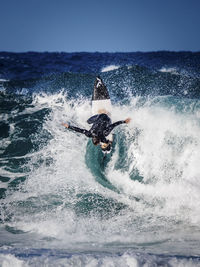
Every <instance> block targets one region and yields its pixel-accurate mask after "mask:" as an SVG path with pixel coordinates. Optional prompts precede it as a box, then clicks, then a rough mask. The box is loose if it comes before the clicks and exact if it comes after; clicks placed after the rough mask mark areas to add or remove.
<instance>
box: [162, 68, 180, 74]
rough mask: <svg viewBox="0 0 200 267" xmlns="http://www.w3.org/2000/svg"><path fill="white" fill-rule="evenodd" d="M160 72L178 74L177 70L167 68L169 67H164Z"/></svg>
mask: <svg viewBox="0 0 200 267" xmlns="http://www.w3.org/2000/svg"><path fill="white" fill-rule="evenodd" d="M159 71H160V72H169V73H172V74H178V71H177V69H176V68H174V67H173V68H169V67H168V68H167V67H162V68H161V69H160V70H159Z"/></svg>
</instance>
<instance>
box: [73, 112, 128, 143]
mask: <svg viewBox="0 0 200 267" xmlns="http://www.w3.org/2000/svg"><path fill="white" fill-rule="evenodd" d="M87 122H88V123H89V124H93V125H92V127H91V129H90V130H89V131H88V130H85V129H80V128H78V127H74V126H70V125H69V129H72V130H74V131H76V132H78V133H83V134H85V135H86V136H87V137H96V138H98V139H99V140H100V142H102V143H108V142H109V141H108V140H107V139H106V136H108V135H109V134H110V133H111V131H112V130H113V129H114V127H116V126H117V125H120V124H122V123H126V122H125V121H117V122H115V123H113V124H111V119H110V118H109V117H108V115H107V114H97V115H94V116H92V117H91V118H89V119H88V120H87Z"/></svg>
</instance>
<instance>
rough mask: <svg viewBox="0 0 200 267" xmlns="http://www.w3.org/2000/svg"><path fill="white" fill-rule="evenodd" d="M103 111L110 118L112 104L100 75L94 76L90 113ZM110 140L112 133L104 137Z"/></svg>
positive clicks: (94, 113) (111, 139)
mask: <svg viewBox="0 0 200 267" xmlns="http://www.w3.org/2000/svg"><path fill="white" fill-rule="evenodd" d="M101 113H105V114H108V116H109V117H110V118H111V113H112V104H111V100H110V95H109V92H108V89H107V88H106V86H105V84H104V82H103V80H102V79H101V77H99V76H98V77H96V80H95V83H94V89H93V94H92V115H96V114H101ZM106 138H107V139H108V140H110V141H111V142H112V141H113V134H112V133H111V134H109V135H108V136H107V137H106Z"/></svg>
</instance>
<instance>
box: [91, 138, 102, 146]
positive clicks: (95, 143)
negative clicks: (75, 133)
mask: <svg viewBox="0 0 200 267" xmlns="http://www.w3.org/2000/svg"><path fill="white" fill-rule="evenodd" d="M92 143H93V144H94V145H95V146H97V145H98V144H99V143H100V139H99V138H97V137H93V138H92Z"/></svg>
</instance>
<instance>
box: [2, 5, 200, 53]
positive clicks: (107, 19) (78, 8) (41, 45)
mask: <svg viewBox="0 0 200 267" xmlns="http://www.w3.org/2000/svg"><path fill="white" fill-rule="evenodd" d="M0 10H1V12H0V13H1V14H0V51H13V52H23V51H64V52H74V51H91V52H94V51H100V52H103V51H105V52H106V51H108V52H116V51H121V52H131V51H133V52H134V51H158V50H170V51H183V50H187V51H188V50H189V51H200V0H0Z"/></svg>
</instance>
